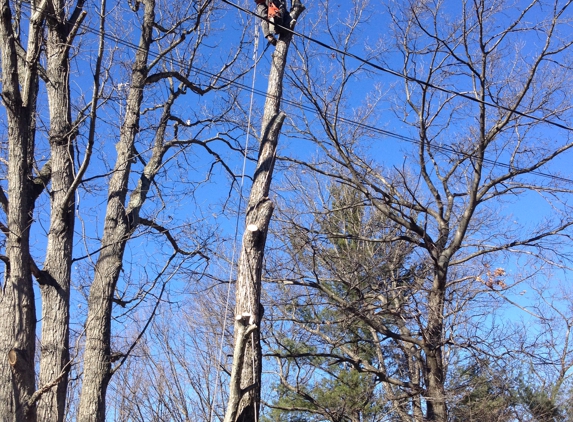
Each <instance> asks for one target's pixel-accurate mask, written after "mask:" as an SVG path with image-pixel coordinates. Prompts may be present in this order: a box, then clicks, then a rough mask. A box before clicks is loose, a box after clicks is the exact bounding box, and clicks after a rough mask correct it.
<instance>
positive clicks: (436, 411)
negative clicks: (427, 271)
mask: <svg viewBox="0 0 573 422" xmlns="http://www.w3.org/2000/svg"><path fill="white" fill-rule="evenodd" d="M446 279H447V270H445V269H443V268H436V270H435V274H434V283H433V286H432V290H431V291H430V294H429V300H428V325H427V328H426V344H425V354H426V367H427V379H426V384H427V388H426V396H427V397H426V407H427V412H426V419H427V420H428V421H436V422H447V418H448V412H447V407H446V394H445V386H444V382H445V373H444V371H445V370H444V363H443V347H444V346H443V329H444V295H445V286H446Z"/></svg>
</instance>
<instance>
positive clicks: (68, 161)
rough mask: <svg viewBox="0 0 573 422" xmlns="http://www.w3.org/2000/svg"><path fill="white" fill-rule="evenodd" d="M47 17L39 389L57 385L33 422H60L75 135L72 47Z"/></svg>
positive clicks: (59, 10)
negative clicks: (46, 209)
mask: <svg viewBox="0 0 573 422" xmlns="http://www.w3.org/2000/svg"><path fill="white" fill-rule="evenodd" d="M54 9H55V10H54V14H55V15H56V16H53V15H49V16H48V19H47V21H48V36H47V43H46V52H47V54H46V57H47V60H46V63H47V66H46V74H47V76H48V79H49V81H50V83H48V84H46V89H47V93H48V105H49V113H50V132H49V141H50V152H51V154H50V157H51V159H50V165H51V169H52V178H51V191H50V200H51V215H50V231H49V233H48V246H47V249H46V257H45V262H44V268H43V272H42V280H40V291H41V295H42V342H41V357H40V373H39V383H40V386H46V385H50V384H52V383H53V382H54V380H57V379H59V380H60V381H59V382H58V383H57V384H56V385H55V386H54V387H52V388H51V389H49V390H48V391H46V392H45V393H43V394H42V396H41V398H40V400H39V401H38V420H39V421H45V422H50V421H58V422H61V421H63V420H64V412H65V409H66V392H67V385H68V376H67V373H68V369H69V358H70V357H69V322H70V310H69V307H70V303H69V300H70V284H71V264H72V255H73V254H72V251H73V237H74V195H73V192H70V189H72V185H73V182H74V159H73V157H74V151H73V145H72V144H73V141H74V139H75V132H74V128H73V125H72V118H71V105H70V88H69V66H70V63H69V62H70V59H69V48H70V47H69V46H70V43H71V42H72V39H71V38H72V37H70V34H69V31H68V30H67V27H68V25H62V24H61V22H64V21H65V16H64V5H63V3H62V2H56V3H54Z"/></svg>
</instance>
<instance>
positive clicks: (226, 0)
mask: <svg viewBox="0 0 573 422" xmlns="http://www.w3.org/2000/svg"><path fill="white" fill-rule="evenodd" d="M222 1H223V3H226V4H228V5H229V6H232V7H235V8H237V9H239V10H241V11H243V12H245V13H248V14H250V15H253V16H255V17H257V18H259V19H261V20H266V21H268V19H265V18H262V17H261V16H259V15H257V14H256V13H255V12H253V11H251V10H248V9H245V8H244V7H242V6H239V5H238V4H235V3H233V2H231V1H229V0H222ZM269 22H270V21H269ZM281 30H286V31H288V32H290V33H292V34H293V35H296V36H298V37H301V38H304V39H306V40H308V41H310V42H313V43H315V44H318V45H320V46H321V47H324V48H326V49H328V50H331V51H334V52H336V53H338V54H342V55H344V56H347V57H352V58H353V59H355V60H358V61H359V62H361V63H364V64H366V65H368V66H370V67H372V68H374V69H376V70H380V71H381V72H384V73H388V74H390V75H393V76H396V77H399V78H402V79H405V80H407V81H410V82H416V83H417V84H420V85H425V86H426V87H428V88H432V89H435V90H437V91H440V92H444V93H446V94H450V95H454V96H457V97H462V98H465V99H467V100H470V101H473V102H476V103H479V104H483V105H486V106H489V107H493V108H497V109H501V110H504V111H508V112H510V113H515V114H517V115H518V116H521V117H526V118H528V119H532V120H535V121H538V122H543V123H547V124H549V125H552V126H555V127H558V128H560V129H565V130H568V131H573V127H570V126H567V125H564V124H561V123H558V122H555V121H553V120H548V119H545V118H543V117H537V116H533V115H531V114H527V113H523V112H521V111H518V110H515V109H512V108H510V107H506V106H504V105H500V104H495V103H492V102H489V101H485V100H480V99H479V98H475V97H472V96H471V95H468V94H465V93H463V92H459V91H454V90H452V89H448V88H444V87H441V86H439V85H434V84H432V83H430V82H426V81H423V80H421V79H418V78H415V77H413V76H409V75H407V74H404V73H400V72H398V71H396V70H392V69H389V68H386V67H383V66H380V65H377V64H376V63H372V62H371V61H369V60H367V59H364V58H362V57H360V56H357V55H356V54H353V53H349V52H348V51H343V50H340V49H339V48H336V47H333V46H331V45H328V44H326V43H324V42H322V41H319V40H317V39H315V38H312V37H309V36H308V35H305V34H302V33H300V32H296V31H294V30H292V29H291V28H286V27H284V26H281Z"/></svg>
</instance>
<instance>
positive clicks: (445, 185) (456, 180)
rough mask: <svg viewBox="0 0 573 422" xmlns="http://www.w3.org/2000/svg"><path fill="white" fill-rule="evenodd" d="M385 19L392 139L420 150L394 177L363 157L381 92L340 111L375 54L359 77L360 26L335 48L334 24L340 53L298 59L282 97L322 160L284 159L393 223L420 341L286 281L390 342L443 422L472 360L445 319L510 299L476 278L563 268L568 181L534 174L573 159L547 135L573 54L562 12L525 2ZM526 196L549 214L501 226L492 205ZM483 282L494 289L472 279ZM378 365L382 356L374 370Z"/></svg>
mask: <svg viewBox="0 0 573 422" xmlns="http://www.w3.org/2000/svg"><path fill="white" fill-rule="evenodd" d="M355 4H356V5H357V7H356V8H354V9H352V11H353V12H354V13H356V14H359V13H365V10H367V9H366V8H365V7H366V3H365V2H356V3H355ZM358 6H362V7H358ZM327 12H328V10H327ZM386 13H387V16H390V18H391V20H392V34H393V41H394V44H393V48H394V49H395V53H396V56H391V55H390V53H391V52H389V53H388V54H387V55H385V56H384V57H387V63H395V60H396V57H400V58H402V59H403V67H402V69H401V71H400V72H394V74H395V75H398V76H399V77H401V79H402V81H404V85H403V90H398V88H394V92H395V97H394V98H392V101H393V102H394V105H396V104H397V105H398V106H397V107H396V115H397V116H399V117H400V118H401V119H402V126H401V130H404V129H403V128H404V127H405V128H408V127H409V128H411V129H412V130H411V133H412V134H413V135H412V137H404V136H403V135H401V136H399V135H396V136H397V137H398V138H401V139H407V140H410V141H411V142H412V143H414V145H415V148H413V149H412V150H410V151H407V152H406V156H405V160H404V163H403V164H402V165H401V166H395V167H393V168H389V167H386V166H385V165H384V163H382V162H380V161H379V160H378V158H379V156H377V149H378V147H377V146H371V147H369V146H368V143H371V140H372V139H373V138H374V139H375V138H376V137H379V136H380V134H381V133H382V131H380V130H376V128H374V127H372V126H369V125H370V124H372V123H373V121H374V116H375V113H376V111H377V110H378V109H377V107H382V105H383V104H384V100H385V99H386V98H387V95H385V94H384V93H383V92H382V91H381V90H380V91H378V92H377V93H376V92H375V93H374V94H373V95H371V96H370V97H367V101H366V102H365V103H364V104H363V107H362V108H356V109H355V110H356V112H355V113H354V114H350V113H348V114H347V113H346V112H345V110H347V108H346V107H345V106H346V104H348V102H349V101H350V96H351V95H352V94H351V92H350V91H349V90H351V89H352V87H353V83H354V82H355V81H359V79H358V78H359V77H360V75H361V74H362V75H364V74H365V72H366V71H367V70H368V69H372V70H375V69H376V68H375V67H372V66H370V63H371V62H372V61H373V60H375V56H374V55H373V56H370V57H368V58H367V59H368V60H369V61H370V62H368V60H367V61H362V62H360V63H359V64H358V65H357V66H353V65H352V62H351V60H353V59H350V58H349V57H348V56H347V55H346V53H347V52H349V49H350V48H351V47H352V43H353V42H355V38H353V32H352V31H353V30H355V29H356V28H357V27H358V25H359V23H360V22H361V20H360V19H355V20H351V22H356V25H351V24H349V25H347V26H345V27H344V29H345V30H346V32H345V33H343V34H340V35H336V32H335V29H336V27H335V26H334V25H331V26H328V25H326V24H325V27H326V31H327V33H328V34H329V35H330V36H331V38H330V40H331V44H333V45H334V46H335V47H336V48H337V49H338V51H337V52H332V51H325V52H324V53H316V52H313V51H311V50H310V47H308V46H307V48H306V49H303V50H301V53H300V54H299V56H298V57H299V58H300V61H299V62H296V64H295V66H296V72H293V73H290V74H289V75H290V78H291V82H292V84H293V86H294V88H293V89H292V90H290V92H295V88H296V92H297V93H300V95H301V96H302V98H304V100H305V102H304V103H303V105H304V106H307V105H308V107H311V108H313V109H314V110H313V116H312V118H311V117H310V116H309V115H308V114H307V113H304V111H303V116H302V117H301V118H300V119H295V120H294V124H293V130H294V131H295V132H296V133H297V134H298V136H301V137H304V138H306V139H308V140H309V141H310V142H313V143H314V144H315V145H316V146H317V150H318V151H319V152H320V153H319V154H317V157H316V158H315V159H313V160H311V159H308V157H303V158H301V159H293V158H290V159H289V160H290V161H291V162H292V163H296V164H298V165H300V166H301V168H304V169H306V170H307V171H313V172H317V173H319V174H321V175H324V176H327V177H331V178H333V179H334V180H336V181H338V183H342V184H344V185H347V186H349V187H350V188H352V189H355V190H356V191H357V192H358V193H359V194H360V195H361V197H363V198H364V200H363V204H360V206H367V207H371V208H372V209H374V210H376V212H377V213H379V214H380V216H381V217H383V218H384V219H387V220H388V221H391V222H392V223H393V224H395V225H396V226H395V227H396V232H395V235H394V237H395V238H396V239H398V240H400V242H406V243H407V244H408V245H410V247H411V248H414V251H413V253H414V254H415V255H417V256H418V257H419V263H420V265H421V266H422V267H421V269H422V270H423V271H419V272H415V273H414V279H415V282H414V285H416V286H417V291H418V292H419V296H417V295H414V296H412V298H411V299H410V300H412V301H413V302H412V304H415V305H416V307H415V308H413V309H412V310H413V313H412V314H411V315H412V319H411V321H410V323H413V326H414V327H415V329H412V325H408V324H404V325H403V326H402V327H400V326H399V325H392V324H391V323H390V322H389V321H387V320H385V319H384V315H381V316H379V317H378V316H377V314H376V309H369V308H363V307H359V306H355V304H354V303H352V301H349V298H348V297H346V296H343V297H341V296H340V295H339V294H338V293H337V292H336V291H335V292H334V293H331V292H330V291H329V289H328V286H327V285H326V284H325V283H324V281H323V280H322V279H321V278H320V277H318V276H317V275H315V276H314V279H313V281H312V282H311V281H309V279H300V278H298V279H297V278H296V277H295V280H296V281H297V283H298V284H299V285H304V286H308V287H313V288H317V289H320V291H321V292H322V293H324V294H325V295H326V296H327V297H328V298H329V299H330V300H331V301H333V302H338V304H339V306H341V307H342V308H343V309H344V310H345V312H346V313H347V314H348V315H349V316H352V317H353V318H355V319H356V320H359V321H361V322H362V323H364V324H366V325H367V326H369V327H370V328H371V329H372V330H374V331H375V332H377V333H378V334H379V335H380V336H381V338H380V341H383V340H384V339H392V340H393V341H396V342H397V343H398V344H400V345H401V346H400V347H401V348H402V350H411V352H409V353H408V354H406V356H409V357H410V358H411V359H412V361H411V363H413V364H414V365H416V366H417V369H416V370H415V371H411V369H408V370H406V372H405V374H407V375H404V377H401V378H397V379H395V381H394V385H400V384H404V385H408V386H409V387H411V392H410V393H409V394H414V391H416V390H418V391H419V393H418V397H419V398H420V402H419V405H418V411H417V412H418V413H416V411H415V410H411V411H412V412H413V414H414V415H416V418H417V419H418V420H422V418H425V419H427V420H436V421H446V420H447V418H448V411H447V391H446V380H447V370H448V366H447V363H448V359H447V358H448V355H449V353H450V352H449V351H450V350H451V349H452V348H456V347H464V348H465V347H475V348H476V350H477V349H479V348H480V347H479V346H480V345H479V344H475V343H473V340H472V339H471V338H464V336H463V335H461V334H463V333H460V332H459V331H456V330H452V329H451V328H452V318H454V317H453V316H454V315H456V314H458V315H460V312H461V315H463V312H462V311H463V310H464V309H469V308H468V307H469V306H470V304H472V303H474V302H472V301H474V298H475V295H476V293H475V292H481V293H484V294H488V291H489V292H492V291H498V293H499V295H500V296H501V297H503V296H504V291H505V290H506V288H507V285H506V283H505V282H503V276H504V274H503V271H502V270H499V271H497V272H496V271H495V270H494V269H493V268H492V269H491V270H483V268H484V266H483V265H484V263H485V264H488V261H491V260H492V259H495V258H494V257H496V256H497V257H500V256H501V255H500V254H499V253H500V252H512V253H522V254H525V255H531V256H535V257H537V258H538V259H541V260H545V261H548V262H549V261H551V262H557V261H559V260H566V259H568V257H567V255H566V254H565V253H561V251H560V250H559V247H557V246H556V245H558V244H559V242H560V240H563V239H564V238H565V237H564V236H563V235H565V234H566V233H567V230H569V228H570V226H571V225H572V224H573V222H572V220H571V218H570V217H569V215H570V211H569V208H568V204H567V196H568V195H569V193H570V186H569V185H568V183H569V182H568V181H567V180H564V179H559V177H557V175H555V176H553V175H552V174H549V175H545V176H543V175H539V172H540V170H541V169H542V170H543V172H545V173H551V172H550V170H548V169H549V168H550V167H549V164H550V163H552V162H553V160H555V159H556V158H558V157H560V156H562V155H563V154H564V153H566V152H567V151H569V150H570V149H571V147H573V144H572V143H571V142H569V140H568V137H566V136H565V137H562V138H560V140H559V141H555V139H554V138H553V137H552V136H551V135H550V134H551V133H552V131H551V130H568V128H567V127H566V123H565V124H562V123H555V122H556V121H558V120H559V121H564V122H567V121H569V119H570V117H571V116H570V111H571V104H570V102H569V101H568V99H567V98H566V96H564V95H562V93H563V92H564V91H563V90H567V89H569V88H568V87H569V86H570V77H569V75H568V70H567V67H566V64H567V63H569V61H568V57H569V56H568V54H569V49H570V45H571V42H570V41H569V40H567V37H564V36H563V34H564V31H566V30H567V28H568V26H567V25H568V23H569V20H570V17H569V15H570V10H569V3H568V2H565V3H561V2H555V3H552V4H551V5H545V4H543V5H542V4H541V3H539V2H532V3H531V4H529V5H527V6H526V7H525V8H522V9H521V8H516V7H513V6H512V5H510V4H506V3H504V2H492V3H490V2H478V3H463V5H462V7H461V8H460V9H459V10H450V9H448V10H445V5H443V4H442V3H428V2H416V3H408V2H406V3H402V2H397V3H391V4H389V5H388V8H387V10H386ZM532 20H533V21H534V22H535V23H533V24H532V23H531V21H532ZM332 21H334V20H332ZM529 36H531V37H539V38H540V39H541V41H539V42H538V43H532V44H531V45H529V46H528V47H529V48H527V49H525V48H522V47H521V44H520V43H521V41H522V40H524V39H527V37H529ZM372 44H373V43H370V45H372ZM386 46H388V43H386ZM388 48H390V47H388ZM332 55H334V57H335V59H336V60H335V61H334V62H333V61H332V60H330V63H334V64H336V66H331V67H328V66H323V67H321V66H320V59H321V58H322V57H325V56H328V57H329V59H330V58H331V56H332ZM308 58H312V61H311V60H307V59H308ZM555 58H559V59H558V61H556V60H555ZM561 63H564V64H565V66H561V65H560V64H561ZM378 69H381V67H380V66H378ZM323 70H324V71H325V72H328V73H326V74H325V73H324V72H322V71H323ZM325 81H331V82H330V83H325ZM293 98H294V97H293ZM316 116H318V124H315V122H316V120H315V119H316ZM550 129H551V130H550ZM386 133H387V132H386ZM414 134H415V135H414ZM547 176H548V177H547ZM527 192H536V193H538V194H540V195H541V196H542V197H543V198H544V200H545V201H547V202H548V203H550V204H551V206H552V207H553V210H554V211H553V213H552V215H551V216H544V217H546V218H543V219H540V221H539V222H538V225H537V226H536V227H534V228H531V226H529V228H527V229H526V228H525V227H520V228H517V226H516V225H515V224H513V223H510V224H511V226H508V220H509V215H508V214H507V213H506V214H504V212H502V211H501V209H500V204H501V203H502V201H503V200H504V199H505V198H512V199H515V200H516V201H517V200H522V199H524V198H525V196H526V195H527ZM513 220H515V218H513V219H511V220H510V221H513ZM360 240H364V241H371V242H374V243H376V242H378V241H382V240H383V239H379V238H377V237H374V238H372V239H368V238H365V239H360ZM307 247H309V248H310V247H311V245H310V244H307ZM495 254H498V255H495ZM488 257H490V258H488ZM498 259H501V258H498ZM468 265H469V266H471V267H473V269H472V268H471V267H470V269H471V271H468ZM488 265H491V264H488ZM480 266H481V268H482V269H481V270H480ZM486 268H491V267H486ZM484 272H485V273H488V272H489V274H490V276H491V279H485V278H484V277H482V278H479V277H478V276H479V275H480V274H483V273H484ZM472 273H473V276H472ZM500 278H501V280H500ZM287 281H288V280H287ZM499 291H501V292H499ZM389 302H391V301H390V300H389ZM394 322H395V321H394ZM454 325H455V324H454ZM315 331H316V330H315ZM313 333H314V334H315V335H318V336H320V337H321V338H324V334H321V333H320V332H314V331H313ZM493 334H495V333H493ZM500 340H501V337H500V336H495V338H492V340H491V342H492V343H491V344H493V343H494V342H497V343H498V344H501V342H500ZM329 342H330V340H329ZM340 347H341V346H340ZM482 352H483V350H482ZM346 355H350V351H347V352H346ZM383 362H384V359H382V356H381V357H380V360H379V363H380V364H383ZM362 365H363V367H365V366H366V363H362ZM380 370H381V369H380V368H372V369H371V371H372V372H375V371H380ZM422 413H423V414H422ZM407 415H409V413H408V414H407Z"/></svg>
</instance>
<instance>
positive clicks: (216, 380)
mask: <svg viewBox="0 0 573 422" xmlns="http://www.w3.org/2000/svg"><path fill="white" fill-rule="evenodd" d="M258 49H259V25H258V24H257V21H256V20H255V42H254V47H253V61H254V66H253V80H252V86H251V98H250V101H249V113H248V119H247V136H246V138H245V149H244V153H243V167H242V170H241V182H240V184H239V205H238V209H237V218H236V221H235V234H234V238H233V251H232V254H231V266H230V269H229V283H228V284H229V285H228V288H227V299H226V302H225V313H224V314H223V330H222V331H221V338H220V340H219V356H218V358H217V371H216V375H215V389H214V393H213V403H212V405H211V406H210V408H209V422H213V416H214V412H213V410H214V408H215V406H216V405H217V402H218V401H217V394H218V387H219V378H220V374H221V366H222V359H223V345H224V342H225V331H226V329H227V312H228V311H229V302H230V298H231V284H232V279H233V270H234V268H235V257H236V253H237V237H238V233H239V218H240V216H241V207H242V202H243V186H244V181H245V169H246V166H247V151H248V149H249V137H250V134H251V117H252V113H253V102H254V92H255V80H256V75H257V63H258V58H257V53H258ZM265 50H266V49H265ZM263 54H264V52H263ZM252 339H253V350H254V337H253V338H252ZM254 371H255V368H254V353H253V375H254ZM255 414H256V412H255ZM255 422H257V421H255Z"/></svg>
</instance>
